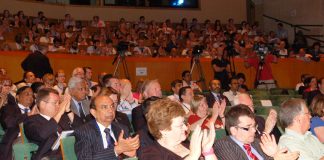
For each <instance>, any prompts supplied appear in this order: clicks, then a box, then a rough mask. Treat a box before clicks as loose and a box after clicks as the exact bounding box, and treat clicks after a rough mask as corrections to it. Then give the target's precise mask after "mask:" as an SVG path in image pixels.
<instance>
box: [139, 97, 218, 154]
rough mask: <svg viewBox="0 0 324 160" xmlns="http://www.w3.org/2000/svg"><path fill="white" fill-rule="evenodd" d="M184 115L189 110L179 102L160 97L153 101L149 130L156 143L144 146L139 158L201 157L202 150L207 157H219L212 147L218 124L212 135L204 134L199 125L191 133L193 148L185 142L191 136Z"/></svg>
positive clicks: (148, 116) (212, 130) (149, 114)
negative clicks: (188, 133)
mask: <svg viewBox="0 0 324 160" xmlns="http://www.w3.org/2000/svg"><path fill="white" fill-rule="evenodd" d="M184 116H185V112H184V110H183V109H182V107H181V105H180V104H179V103H177V102H174V101H171V100H169V99H160V100H157V101H156V102H154V103H152V104H151V105H150V108H149V111H148V113H147V114H146V118H147V125H148V128H149V132H150V133H151V135H152V136H153V137H154V139H155V142H154V143H153V144H152V145H150V146H147V147H144V148H143V149H142V153H141V154H140V156H139V159H141V160H149V159H150V160H151V159H154V160H169V159H172V160H182V159H185V160H189V159H190V160H191V159H192V160H197V159H199V157H200V155H201V150H202V151H203V152H202V154H203V155H204V156H205V159H206V160H208V159H217V158H216V156H215V154H214V151H213V149H212V145H213V143H214V139H215V129H214V127H211V128H212V129H211V130H210V132H209V133H208V135H207V131H206V130H204V131H203V133H202V132H201V128H200V127H196V129H195V131H194V132H193V134H192V136H191V142H190V148H188V145H186V144H184V143H183V142H184V141H185V140H186V138H187V136H186V135H187V134H186V131H187V129H188V128H187V126H186V124H185V122H184ZM211 124H212V123H211ZM212 125H213V124H212ZM212 125H211V126H212Z"/></svg>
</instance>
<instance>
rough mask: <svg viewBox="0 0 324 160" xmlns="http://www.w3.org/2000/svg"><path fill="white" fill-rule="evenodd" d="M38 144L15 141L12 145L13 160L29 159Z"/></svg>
mask: <svg viewBox="0 0 324 160" xmlns="http://www.w3.org/2000/svg"><path fill="white" fill-rule="evenodd" d="M37 149H38V146H37V145H36V144H34V143H24V144H21V143H16V144H14V145H13V146H12V151H13V155H14V159H15V160H30V159H31V156H32V153H33V152H36V151H37Z"/></svg>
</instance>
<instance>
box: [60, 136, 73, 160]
mask: <svg viewBox="0 0 324 160" xmlns="http://www.w3.org/2000/svg"><path fill="white" fill-rule="evenodd" d="M74 144H75V137H74V136H68V137H66V138H62V139H61V144H60V145H61V153H62V157H63V160H77V156H76V154H75V150H74Z"/></svg>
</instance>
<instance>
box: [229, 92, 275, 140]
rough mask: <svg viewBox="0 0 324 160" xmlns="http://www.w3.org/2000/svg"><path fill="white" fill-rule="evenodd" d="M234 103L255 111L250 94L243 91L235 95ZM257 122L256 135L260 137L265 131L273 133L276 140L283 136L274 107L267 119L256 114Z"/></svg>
mask: <svg viewBox="0 0 324 160" xmlns="http://www.w3.org/2000/svg"><path fill="white" fill-rule="evenodd" d="M233 103H234V105H238V104H244V105H246V106H248V107H249V108H250V110H251V111H252V112H254V105H253V101H252V99H251V97H250V95H248V94H246V93H241V94H239V95H237V96H235V97H234V100H233ZM255 122H256V123H257V128H256V137H257V138H260V137H261V136H262V134H263V133H264V132H265V133H267V134H273V135H274V136H275V137H276V141H277V142H278V141H279V138H280V136H281V132H280V131H279V129H278V127H277V126H276V123H277V112H276V111H275V110H273V109H271V110H270V112H269V115H268V117H267V119H266V120H265V119H264V118H263V117H261V116H257V115H256V116H255Z"/></svg>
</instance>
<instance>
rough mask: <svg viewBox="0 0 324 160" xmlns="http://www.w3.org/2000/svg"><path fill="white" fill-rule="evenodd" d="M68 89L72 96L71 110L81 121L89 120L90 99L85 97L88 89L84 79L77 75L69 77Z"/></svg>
mask: <svg viewBox="0 0 324 160" xmlns="http://www.w3.org/2000/svg"><path fill="white" fill-rule="evenodd" d="M68 90H69V93H70V95H71V97H72V99H71V110H72V112H73V113H75V114H76V115H77V116H78V117H80V118H81V119H82V120H83V122H85V121H88V120H90V119H91V116H90V101H89V100H87V99H86V96H87V93H88V92H87V90H88V89H87V84H86V82H85V80H83V79H81V78H78V77H72V78H70V80H69V83H68Z"/></svg>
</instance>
